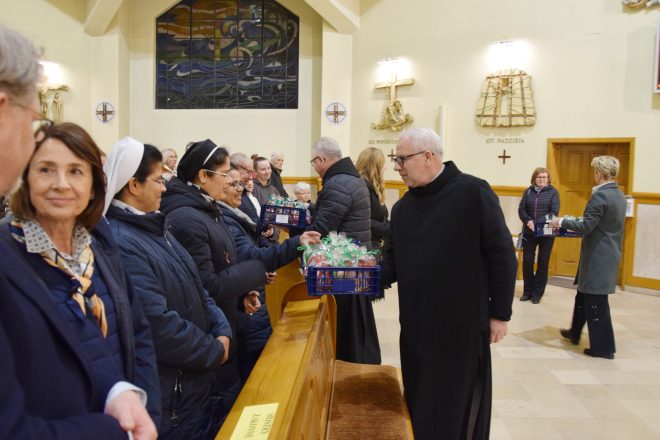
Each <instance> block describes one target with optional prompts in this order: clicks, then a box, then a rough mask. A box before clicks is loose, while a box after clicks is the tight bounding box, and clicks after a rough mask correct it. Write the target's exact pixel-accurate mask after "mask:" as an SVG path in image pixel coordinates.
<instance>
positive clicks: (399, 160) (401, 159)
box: [392, 150, 433, 168]
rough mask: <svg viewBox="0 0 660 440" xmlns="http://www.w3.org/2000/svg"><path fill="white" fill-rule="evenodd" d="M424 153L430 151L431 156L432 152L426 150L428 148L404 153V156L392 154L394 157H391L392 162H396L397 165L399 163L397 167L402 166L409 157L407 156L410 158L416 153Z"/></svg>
mask: <svg viewBox="0 0 660 440" xmlns="http://www.w3.org/2000/svg"><path fill="white" fill-rule="evenodd" d="M424 153H431V156H433V153H432V152H430V151H428V150H425V151H418V152H417V153H412V154H406V155H404V156H394V157H393V158H392V162H394V163H396V164H397V165H399V168H403V164H405V163H406V160H407V159H409V158H411V157H413V156H417V155H418V154H424Z"/></svg>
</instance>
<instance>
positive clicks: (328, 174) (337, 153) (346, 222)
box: [307, 137, 381, 364]
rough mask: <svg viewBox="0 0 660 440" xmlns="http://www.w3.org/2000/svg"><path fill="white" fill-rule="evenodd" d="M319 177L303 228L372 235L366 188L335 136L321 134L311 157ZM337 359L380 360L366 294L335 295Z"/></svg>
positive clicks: (366, 237) (364, 236)
mask: <svg viewBox="0 0 660 440" xmlns="http://www.w3.org/2000/svg"><path fill="white" fill-rule="evenodd" d="M310 163H311V164H312V166H313V167H314V170H316V172H317V173H318V174H319V176H321V178H322V179H323V189H321V191H319V193H318V196H317V199H316V211H315V212H314V217H313V218H312V223H311V224H310V226H308V227H307V230H308V231H318V232H320V233H321V235H327V234H328V233H329V232H330V231H337V232H345V233H346V235H348V236H349V237H350V238H353V239H355V240H359V241H360V242H362V243H368V242H369V241H370V240H371V206H370V202H369V190H368V189H367V185H366V184H365V183H364V180H362V178H361V177H360V173H358V171H357V169H356V168H355V165H353V162H352V161H351V158H350V157H342V152H341V148H339V144H338V143H337V141H336V140H334V139H332V138H329V137H322V138H320V139H319V140H318V141H317V142H316V144H314V148H313V150H312V160H311V161H310ZM335 299H336V300H337V359H340V360H343V361H347V362H357V363H364V364H380V360H381V359H380V345H379V343H378V332H377V331H376V321H375V319H374V311H373V308H372V306H371V300H370V299H369V298H367V297H365V296H361V295H337V296H335Z"/></svg>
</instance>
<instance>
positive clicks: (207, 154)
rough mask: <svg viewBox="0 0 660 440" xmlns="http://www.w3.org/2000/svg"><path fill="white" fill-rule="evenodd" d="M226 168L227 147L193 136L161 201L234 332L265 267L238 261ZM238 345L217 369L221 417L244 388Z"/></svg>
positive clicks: (253, 305) (253, 301) (252, 302)
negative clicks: (224, 197)
mask: <svg viewBox="0 0 660 440" xmlns="http://www.w3.org/2000/svg"><path fill="white" fill-rule="evenodd" d="M227 171H229V153H228V152H227V150H226V149H224V148H223V147H219V146H217V145H216V144H214V143H213V142H212V141H211V140H209V139H207V140H205V141H201V142H195V143H194V144H193V145H192V146H191V147H190V148H189V149H188V150H187V151H186V153H185V154H184V155H183V157H182V158H181V160H180V162H179V166H178V167H177V176H176V177H173V178H172V179H171V180H170V181H169V182H168V184H167V192H166V193H164V194H163V199H162V202H161V205H160V206H161V210H162V211H163V212H164V213H165V215H166V216H167V221H166V224H167V229H168V230H169V231H170V232H171V233H172V234H173V235H174V237H175V238H176V239H177V240H178V241H179V243H181V244H182V245H183V247H184V248H186V250H187V251H188V253H189V254H190V256H191V257H192V259H193V261H194V262H195V265H196V266H197V269H198V270H199V275H200V277H201V279H202V283H203V284H204V288H205V289H206V290H207V291H208V292H209V295H211V297H212V298H213V299H214V300H215V302H216V303H217V305H218V306H219V307H220V308H221V309H222V311H223V312H224V314H225V316H226V317H227V320H228V321H229V323H230V325H231V327H232V332H234V333H235V330H236V326H235V324H236V315H237V314H238V313H243V312H248V313H254V312H255V311H257V310H258V308H259V307H260V303H259V300H258V298H259V297H258V293H257V292H256V290H257V289H258V288H259V286H261V285H263V284H264V283H265V281H266V269H265V268H264V265H263V264H262V263H261V262H260V261H256V260H253V261H244V262H240V263H239V262H238V258H237V255H236V246H235V244H234V241H233V239H232V236H231V232H230V230H229V228H228V227H227V225H226V224H225V222H224V220H223V218H222V214H221V213H220V208H219V207H218V204H217V203H216V200H218V199H220V198H221V194H222V192H223V191H224V188H225V187H226V186H227V185H228V184H229V178H228V176H227ZM236 345H237V343H233V344H231V346H230V348H229V360H228V361H227V363H225V364H224V365H223V366H222V367H220V369H219V370H217V371H218V387H219V392H218V393H217V394H216V396H215V397H214V399H215V400H216V403H215V410H216V413H215V416H214V417H217V419H215V420H217V421H222V420H224V417H225V416H226V414H227V413H228V412H229V409H230V408H231V406H232V405H233V403H234V400H236V397H237V396H238V392H239V391H240V389H241V382H240V379H239V376H238V368H237V364H236V359H235V354H236V349H237V347H236ZM216 423H218V422H216ZM218 424H219V423H218Z"/></svg>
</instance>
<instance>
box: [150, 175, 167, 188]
mask: <svg viewBox="0 0 660 440" xmlns="http://www.w3.org/2000/svg"><path fill="white" fill-rule="evenodd" d="M147 180H151V181H152V182H156V183H157V184H159V185H162V186H165V179H163V178H162V177H161V178H160V179H152V178H151V177H147Z"/></svg>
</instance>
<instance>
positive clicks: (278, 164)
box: [270, 151, 289, 198]
mask: <svg viewBox="0 0 660 440" xmlns="http://www.w3.org/2000/svg"><path fill="white" fill-rule="evenodd" d="M283 166H284V153H280V152H279V151H273V153H272V154H271V155H270V168H271V170H272V175H271V176H270V181H271V183H272V184H273V186H274V187H275V189H277V191H278V192H279V193H280V196H282V197H286V198H289V194H288V193H287V192H286V189H284V185H283V184H282V167H283Z"/></svg>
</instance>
